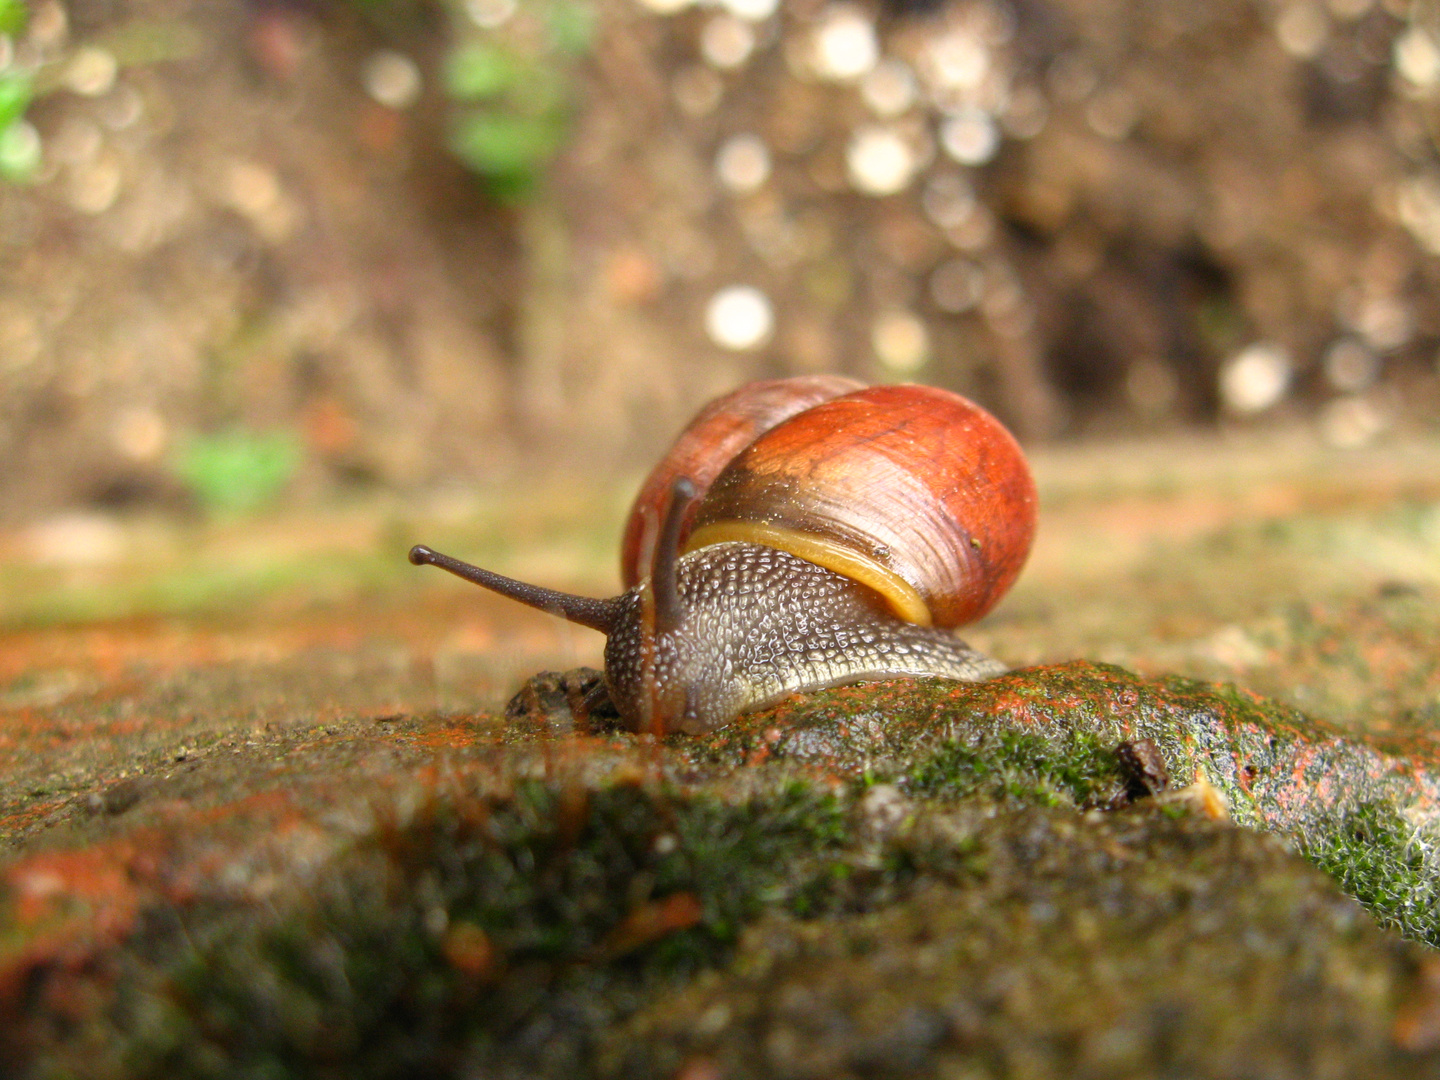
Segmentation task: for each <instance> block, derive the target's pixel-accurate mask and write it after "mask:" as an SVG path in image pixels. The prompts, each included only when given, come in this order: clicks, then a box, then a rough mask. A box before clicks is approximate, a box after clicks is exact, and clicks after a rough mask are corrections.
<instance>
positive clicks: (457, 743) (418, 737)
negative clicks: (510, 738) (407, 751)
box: [405, 724, 497, 750]
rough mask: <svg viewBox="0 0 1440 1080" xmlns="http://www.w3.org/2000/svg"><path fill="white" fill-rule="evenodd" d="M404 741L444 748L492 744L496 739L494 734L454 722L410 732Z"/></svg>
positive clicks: (438, 748) (415, 744)
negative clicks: (445, 725) (444, 725)
mask: <svg viewBox="0 0 1440 1080" xmlns="http://www.w3.org/2000/svg"><path fill="white" fill-rule="evenodd" d="M405 741H406V742H408V743H410V744H412V745H414V746H424V747H428V748H430V749H434V750H444V749H459V748H461V747H469V746H481V745H487V746H488V745H494V744H495V742H496V741H497V740H496V739H495V738H494V736H486V735H483V734H482V733H481V732H479V731H477V730H476V729H475V728H472V727H466V726H464V725H460V724H455V725H450V726H447V727H442V728H430V729H428V730H425V731H419V732H412V733H410V734H409V735H407V736H405Z"/></svg>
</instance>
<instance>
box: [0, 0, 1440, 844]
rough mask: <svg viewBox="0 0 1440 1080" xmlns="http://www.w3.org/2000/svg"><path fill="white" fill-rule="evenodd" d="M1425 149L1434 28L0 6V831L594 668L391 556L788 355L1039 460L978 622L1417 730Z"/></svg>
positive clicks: (1436, 384) (1425, 707)
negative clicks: (1034, 531) (873, 385)
mask: <svg viewBox="0 0 1440 1080" xmlns="http://www.w3.org/2000/svg"><path fill="white" fill-rule="evenodd" d="M1437 140H1440V3H1434V2H1431V0H1415V2H1411V0H1205V2H1200V3H1197V2H1195V0H1145V2H1143V3H1141V2H1136V0H888V2H880V0H874V2H869V3H859V2H849V0H785V2H783V3H781V2H779V0H707V2H705V3H695V2H690V0H209V2H207V3H203V4H199V3H186V2H184V0H0V729H3V730H0V736H3V738H0V809H3V807H4V806H5V805H10V804H11V803H13V804H14V805H17V806H18V805H22V804H23V805H28V804H27V803H25V800H26V799H29V798H31V797H32V796H34V795H35V792H41V793H45V792H49V793H51V794H52V795H53V793H55V792H62V793H64V792H84V791H89V790H91V788H92V787H93V786H94V783H95V782H96V780H95V777H97V776H102V775H109V773H108V772H107V770H112V771H113V770H114V769H116V768H118V769H121V770H122V771H121V773H120V774H121V775H124V772H123V770H124V769H128V768H130V767H131V765H132V763H133V761H134V760H136V758H135V755H136V754H141V753H152V752H153V753H154V754H157V755H160V756H159V757H158V758H157V759H156V760H163V761H170V760H172V759H173V760H176V761H178V760H181V759H182V758H187V757H188V756H190V755H192V754H193V753H194V752H196V748H197V747H201V746H205V745H211V744H216V745H218V743H215V741H216V740H220V741H221V742H223V741H224V740H225V739H229V738H232V737H234V738H244V739H248V738H259V739H261V740H262V743H263V739H264V738H265V737H268V736H265V735H264V732H267V731H270V730H271V729H272V727H273V726H274V725H277V724H279V725H282V726H283V725H287V724H289V725H297V724H298V725H301V726H303V725H304V724H306V723H310V722H312V721H313V722H320V721H324V722H327V723H328V722H330V721H331V720H336V721H337V722H338V721H343V720H345V719H346V718H350V719H353V718H355V717H357V716H358V717H362V718H363V717H368V716H379V717H381V718H384V717H387V716H393V715H402V714H411V713H416V714H424V713H426V712H427V710H428V711H438V713H439V714H443V715H451V714H453V713H454V711H455V710H462V711H477V710H481V709H487V708H492V707H494V706H495V705H496V704H497V703H498V702H500V701H503V700H504V698H505V697H506V696H508V695H509V694H510V693H512V692H513V691H514V689H515V687H516V686H517V685H518V684H519V682H520V681H521V680H522V679H523V678H524V677H525V676H527V675H529V674H531V673H533V672H535V671H537V670H539V669H541V668H546V667H550V668H560V667H569V666H573V665H575V664H577V663H595V662H598V660H599V654H600V639H599V636H598V635H596V634H594V633H592V632H589V631H585V630H579V629H576V628H574V627H570V626H567V625H564V624H562V623H560V622H559V621H558V620H556V619H553V618H549V617H547V616H545V615H543V614H540V613H536V612H530V611H528V610H525V609H521V608H519V607H518V605H515V604H513V603H509V602H506V601H503V600H500V599H498V598H491V597H487V596H486V595H484V594H481V593H480V591H479V590H476V589H473V588H471V587H468V586H464V585H462V584H460V583H458V582H456V581H455V580H454V579H452V578H449V577H448V576H446V575H442V574H439V573H437V572H435V571H430V570H424V569H417V568H414V567H412V566H410V565H409V564H408V563H407V562H406V561H405V558H404V553H405V551H406V550H407V548H408V547H409V546H410V545H411V544H414V543H416V542H425V543H430V544H433V545H435V546H436V547H437V548H440V549H441V550H448V551H453V552H454V553H455V554H457V555H460V556H462V557H465V558H468V559H471V560H473V561H476V562H482V563H484V564H487V565H490V566H493V567H494V568H496V569H499V570H502V571H504V572H508V573H511V574H513V575H515V576H519V577H524V578H526V579H528V580H532V581H537V582H539V583H542V584H547V585H551V586H555V587H560V588H569V589H573V590H576V591H581V592H586V593H591V594H604V595H608V594H610V593H612V592H613V591H614V590H615V589H616V588H617V586H618V574H617V551H618V537H619V534H620V528H621V520H622V517H623V514H624V511H625V508H626V506H627V505H628V502H629V500H630V498H631V496H632V494H633V492H634V490H635V488H636V486H637V484H638V482H639V479H640V477H641V476H642V475H643V474H644V472H645V471H646V470H647V468H648V467H649V465H650V464H651V463H652V462H653V461H654V460H655V459H656V457H657V455H658V454H659V453H660V452H661V450H662V448H663V446H664V445H665V444H666V443H667V442H668V441H669V440H670V438H671V437H672V436H673V434H674V432H675V431H676V430H677V429H678V428H679V426H680V425H681V424H682V423H683V422H684V421H685V420H686V418H688V416H689V415H690V414H691V413H693V412H694V410H695V409H696V408H697V407H698V406H699V405H700V404H702V403H703V402H704V401H705V400H706V399H708V398H709V397H711V396H712V395H714V394H717V393H719V392H722V391H725V390H728V389H730V388H731V387H733V386H735V385H737V384H738V383H740V382H742V381H744V380H746V379H750V378H755V377H772V376H778V375H785V374H791V373H802V372H812V371H836V372H843V373H847V374H850V375H854V376H858V377H860V378H862V379H865V380H870V381H884V380H918V381H924V382H932V383H936V384H939V385H943V386H947V387H950V388H953V389H955V390H958V391H960V392H962V393H965V394H967V395H970V396H972V397H974V398H975V399H977V400H978V401H980V402H981V403H982V404H984V405H985V406H987V407H989V408H990V409H992V410H993V411H994V412H996V413H997V414H998V415H999V416H1000V417H1001V418H1002V419H1003V420H1004V421H1005V422H1006V423H1008V424H1009V425H1011V427H1012V428H1013V429H1014V430H1015V431H1016V433H1017V434H1018V435H1019V436H1020V438H1021V440H1022V441H1023V443H1024V444H1025V447H1026V450H1027V452H1028V453H1029V455H1030V457H1031V460H1032V462H1033V464H1034V467H1035V470H1036V474H1037V477H1038V480H1039V485H1040V494H1041V515H1040V533H1039V540H1038V542H1037V546H1036V549H1035V551H1034V554H1033V555H1032V557H1031V560H1030V564H1029V566H1028V567H1027V569H1026V571H1025V573H1024V574H1023V575H1022V577H1021V579H1020V581H1019V583H1018V584H1017V586H1016V588H1015V589H1014V591H1013V592H1012V594H1011V595H1010V596H1009V597H1008V598H1007V599H1006V600H1005V601H1004V602H1003V603H1002V604H1001V605H1000V606H999V607H998V608H997V609H996V611H995V612H994V613H992V614H991V615H990V616H987V618H986V619H985V620H983V621H982V622H981V623H980V624H978V625H976V626H974V627H969V628H966V630H965V631H964V635H965V637H966V638H967V639H968V640H970V641H971V642H972V643H973V644H975V645H977V646H978V647H980V648H982V649H984V650H986V651H989V652H991V653H992V654H993V655H996V656H998V657H1001V658H1003V659H1005V660H1007V661H1009V662H1011V663H1014V664H1017V665H1019V664H1028V663H1040V662H1052V661H1065V660H1069V659H1071V658H1074V657H1088V658H1092V659H1097V660H1104V661H1111V662H1114V663H1119V664H1123V665H1125V666H1127V667H1130V668H1132V669H1134V670H1137V671H1139V672H1141V673H1144V674H1149V675H1158V674H1164V673H1169V672H1178V673H1182V674H1187V675H1192V676H1197V677H1202V678H1216V679H1223V680H1233V681H1237V682H1239V683H1241V684H1243V685H1245V686H1247V687H1251V688H1253V689H1255V690H1257V691H1260V692H1263V693H1267V694H1272V695H1275V696H1278V697H1281V698H1283V699H1284V700H1287V701H1290V702H1292V703H1294V704H1296V705H1299V706H1300V707H1302V708H1304V709H1305V710H1306V711H1308V712H1311V713H1312V714H1314V715H1317V716H1322V717H1328V718H1330V719H1333V720H1336V721H1337V722H1340V723H1343V724H1346V725H1348V726H1351V727H1352V728H1363V729H1367V730H1372V731H1385V730H1391V729H1400V728H1406V727H1415V726H1419V727H1420V728H1422V729H1424V730H1426V731H1430V730H1433V729H1434V727H1435V725H1436V724H1437V723H1440V650H1437V649H1436V648H1435V643H1436V641H1437V640H1440V438H1437V433H1440V364H1437V353H1440V289H1437V284H1440V281H1437V279H1440V152H1437V146H1440V142H1437ZM255 731H259V732H260V733H261V734H260V735H255V734H254V732H255ZM237 732H238V733H240V734H238V735H237V734H235V733H237ZM247 733H249V734H247ZM246 745H249V744H248V743H247V744H246ZM6 777H8V779H5V778H6ZM7 785H8V786H7ZM87 785H89V786H87ZM7 792H8V793H9V794H7ZM35 797H39V796H35ZM50 797H51V796H50V795H47V796H46V798H50ZM57 797H58V796H57ZM7 799H8V800H10V802H7V801H6V800H7ZM62 802H63V800H62ZM57 805H58V804H57ZM63 805H64V806H69V805H70V804H69V803H63ZM27 812H28V811H27ZM57 812H58V811H57ZM67 812H68V811H67ZM26 820H27V821H28V820H30V819H28V818H27V819H26Z"/></svg>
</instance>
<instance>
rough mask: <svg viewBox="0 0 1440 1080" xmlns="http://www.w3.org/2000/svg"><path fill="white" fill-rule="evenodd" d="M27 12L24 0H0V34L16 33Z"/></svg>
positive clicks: (21, 28)
mask: <svg viewBox="0 0 1440 1080" xmlns="http://www.w3.org/2000/svg"><path fill="white" fill-rule="evenodd" d="M28 14H29V12H28V11H27V9H26V7H25V0H0V34H18V33H19V32H20V31H21V30H23V29H24V28H25V19H26V17H27V16H28Z"/></svg>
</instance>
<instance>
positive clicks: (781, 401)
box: [620, 375, 864, 589]
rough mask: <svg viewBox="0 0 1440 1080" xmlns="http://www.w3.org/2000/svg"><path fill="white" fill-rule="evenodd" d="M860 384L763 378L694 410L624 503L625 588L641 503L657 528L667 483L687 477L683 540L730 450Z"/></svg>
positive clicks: (635, 553) (634, 562)
mask: <svg viewBox="0 0 1440 1080" xmlns="http://www.w3.org/2000/svg"><path fill="white" fill-rule="evenodd" d="M863 387H864V383H860V382H857V381H855V380H854V379H849V378H846V377H845V376H843V375H799V376H795V377H794V378H789V379H767V380H763V381H761V382H752V383H747V384H746V385H744V386H742V387H740V388H739V389H737V390H735V391H733V392H732V393H729V394H726V395H725V396H724V397H720V398H716V399H715V400H714V401H712V402H711V403H710V404H709V405H706V406H705V408H703V409H702V410H700V412H699V413H698V414H697V415H696V416H695V418H694V419H693V420H691V421H690V423H689V424H688V425H687V426H686V428H685V430H684V431H682V432H681V433H680V436H679V438H677V439H676V440H675V444H674V445H673V446H672V447H671V448H670V452H669V453H668V454H666V455H665V457H664V458H663V459H662V460H661V461H660V463H659V464H658V465H656V466H655V468H654V469H653V470H651V472H650V475H649V476H648V477H646V479H645V483H644V484H643V485H641V488H640V494H639V495H637V496H636V497H635V502H634V504H633V505H632V506H631V508H630V517H629V520H628V522H627V523H626V526H625V535H624V537H623V539H622V540H621V543H620V576H621V578H622V580H623V581H624V582H625V588H627V589H628V588H630V587H631V586H633V585H634V584H636V582H638V581H639V580H640V579H641V578H642V577H644V576H645V575H644V573H643V571H642V570H641V566H640V563H641V561H642V558H643V552H642V548H643V547H644V546H645V528H646V525H645V522H646V518H647V510H646V508H648V516H649V517H650V520H652V521H653V522H654V524H653V525H652V526H651V527H652V528H658V526H659V522H660V521H661V520H662V519H663V518H664V512H665V500H666V499H667V498H668V494H669V491H670V485H671V484H672V483H673V482H674V480H675V478H676V477H678V476H686V477H689V478H690V481H691V482H692V483H693V484H694V485H695V488H696V500H695V503H694V504H692V508H691V510H690V511H689V513H688V514H687V515H686V517H685V519H684V520H683V521H682V522H681V529H680V538H681V542H682V543H683V542H684V541H685V539H686V538H687V537H688V536H689V534H690V526H691V524H692V523H693V521H694V518H695V512H696V510H697V509H698V508H699V504H700V501H701V500H702V499H703V498H704V496H705V492H706V491H707V490H708V488H709V487H710V484H711V483H712V482H713V481H714V479H715V477H717V476H718V475H719V474H720V472H721V471H722V470H723V469H724V468H725V466H726V465H728V464H729V463H730V461H731V459H732V458H734V457H735V455H736V454H738V453H739V452H740V451H741V450H743V449H745V447H747V446H749V445H750V444H751V443H753V442H754V441H755V440H756V439H757V438H758V437H759V436H760V435H762V434H764V433H765V432H766V431H769V430H770V429H772V428H774V427H775V426H776V425H777V424H780V423H783V422H784V421H786V420H788V419H790V418H791V417H792V416H795V415H797V414H799V413H802V412H804V411H805V410H806V409H809V408H811V407H813V406H815V405H818V404H820V403H821V402H825V401H829V400H831V399H832V398H836V397H839V396H841V395H842V394H849V393H852V392H853V391H856V390H860V389H863Z"/></svg>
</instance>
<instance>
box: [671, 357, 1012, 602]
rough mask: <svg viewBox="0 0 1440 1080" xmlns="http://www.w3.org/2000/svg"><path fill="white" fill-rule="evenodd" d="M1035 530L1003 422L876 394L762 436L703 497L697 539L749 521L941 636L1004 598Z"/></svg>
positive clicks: (845, 400)
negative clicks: (904, 596) (826, 558)
mask: <svg viewBox="0 0 1440 1080" xmlns="http://www.w3.org/2000/svg"><path fill="white" fill-rule="evenodd" d="M1035 518H1036V495H1035V483H1034V480H1033V479H1032V478H1031V476H1030V469H1029V467H1028V465H1027V464H1026V462H1025V458H1024V455H1023V454H1022V453H1021V450H1020V447H1019V445H1018V444H1017V443H1016V442H1015V439H1014V437H1013V436H1011V434H1010V433H1009V432H1008V431H1007V430H1006V429H1005V428H1004V426H1003V425H1001V423H1000V422H999V421H998V420H996V419H995V418H994V417H993V416H991V415H990V414H989V413H988V412H986V411H985V410H984V409H982V408H980V407H979V406H978V405H976V404H975V403H974V402H972V401H969V400H968V399H966V398H963V397H961V396H960V395H959V394H955V393H951V392H950V391H948V390H941V389H938V388H935V387H929V386H875V387H870V388H868V389H863V390H859V391H856V392H854V393H849V394H845V395H844V396H841V397H835V398H832V399H831V400H828V401H825V402H822V403H821V404H818V405H815V406H813V407H811V408H809V409H806V410H805V411H804V412H801V413H798V414H796V415H794V416H792V417H791V418H789V419H788V420H786V421H785V422H783V423H780V424H777V425H776V426H774V427H771V428H770V429H769V430H768V431H765V432H764V433H763V434H761V435H760V436H759V437H758V438H756V439H755V440H754V441H753V442H752V443H750V445H749V446H747V447H746V448H745V449H744V450H742V451H741V452H740V453H739V454H737V455H736V456H735V458H734V459H733V460H732V461H731V462H730V463H729V464H728V465H727V466H726V467H725V469H724V470H723V471H722V472H721V473H720V474H719V476H717V477H716V478H715V479H714V482H713V483H712V484H710V485H709V493H708V495H707V496H706V497H705V499H704V500H703V501H701V503H700V506H699V508H698V510H697V512H696V516H695V519H694V529H695V531H696V533H697V536H696V539H697V540H701V542H702V543H703V534H702V533H701V530H702V529H706V527H707V526H717V525H720V526H723V525H726V524H727V523H731V522H735V521H752V522H759V523H761V524H762V526H763V527H765V528H767V529H771V530H778V531H787V530H788V531H794V532H799V533H805V534H808V535H811V536H817V537H819V538H820V539H821V540H822V541H826V542H834V543H835V544H837V545H839V546H841V547H844V548H846V549H847V550H853V551H855V552H857V553H858V554H859V556H860V557H862V558H863V559H865V560H867V561H869V562H873V563H874V564H876V565H877V566H878V567H880V568H881V569H882V572H886V573H889V574H893V575H894V576H895V577H897V578H899V579H901V581H903V582H905V583H908V585H909V586H910V587H912V588H913V589H914V591H915V592H917V593H918V594H919V596H920V598H921V599H922V600H923V603H924V605H925V606H926V607H927V608H928V609H929V614H930V618H931V619H932V620H933V622H934V624H935V625H937V626H946V627H950V626H960V625H963V624H965V623H968V622H972V621H974V620H975V619H978V618H979V617H980V616H982V615H984V614H985V613H986V612H987V611H989V610H990V609H991V608H992V607H993V606H994V605H995V604H996V602H997V601H998V600H999V599H1000V597H1001V596H1002V595H1003V594H1004V593H1005V591H1006V590H1007V589H1009V587H1010V585H1011V584H1012V583H1013V582H1014V580H1015V578H1016V576H1017V575H1018V574H1019V573H1020V568H1021V567H1022V566H1023V565H1024V562H1025V559H1026V557H1027V555H1028V554H1029V552H1030V545H1031V542H1032V540H1033V539H1034V535H1035ZM706 531H714V530H709V529H707V530H706ZM721 531H723V529H722V530H721ZM692 546H694V545H692ZM816 561H820V560H816ZM892 603H893V601H892Z"/></svg>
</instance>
